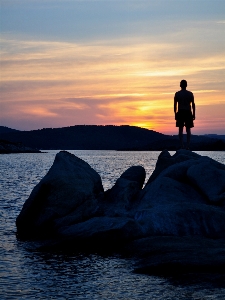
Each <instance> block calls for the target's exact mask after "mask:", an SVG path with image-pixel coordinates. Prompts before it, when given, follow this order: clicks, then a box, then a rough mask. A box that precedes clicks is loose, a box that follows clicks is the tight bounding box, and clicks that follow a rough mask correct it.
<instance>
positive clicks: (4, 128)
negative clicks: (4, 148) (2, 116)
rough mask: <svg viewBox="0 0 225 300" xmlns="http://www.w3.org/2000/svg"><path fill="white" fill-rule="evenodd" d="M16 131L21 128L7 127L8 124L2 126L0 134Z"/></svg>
mask: <svg viewBox="0 0 225 300" xmlns="http://www.w3.org/2000/svg"><path fill="white" fill-rule="evenodd" d="M16 131H19V130H16V129H12V128H9V127H6V126H0V134H4V133H10V132H16Z"/></svg>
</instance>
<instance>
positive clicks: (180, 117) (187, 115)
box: [176, 109, 194, 128]
mask: <svg viewBox="0 0 225 300" xmlns="http://www.w3.org/2000/svg"><path fill="white" fill-rule="evenodd" d="M184 126H185V127H186V128H192V127H194V122H193V116H192V112H191V111H190V110H184V109H183V110H179V111H178V112H177V113H176V127H184Z"/></svg>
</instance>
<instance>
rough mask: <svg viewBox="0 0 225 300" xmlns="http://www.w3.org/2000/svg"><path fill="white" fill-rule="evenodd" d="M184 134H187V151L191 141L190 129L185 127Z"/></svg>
mask: <svg viewBox="0 0 225 300" xmlns="http://www.w3.org/2000/svg"><path fill="white" fill-rule="evenodd" d="M186 132H187V150H189V147H190V140H191V128H188V127H186Z"/></svg>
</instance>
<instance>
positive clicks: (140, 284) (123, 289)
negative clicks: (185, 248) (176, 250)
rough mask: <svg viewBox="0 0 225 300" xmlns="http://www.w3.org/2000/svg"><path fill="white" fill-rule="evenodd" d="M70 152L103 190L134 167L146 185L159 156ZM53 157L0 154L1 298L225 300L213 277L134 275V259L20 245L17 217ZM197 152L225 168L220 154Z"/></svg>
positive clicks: (49, 154) (220, 285) (223, 288)
mask: <svg viewBox="0 0 225 300" xmlns="http://www.w3.org/2000/svg"><path fill="white" fill-rule="evenodd" d="M68 151H69V152H71V153H73V154H74V155H76V156H78V157H79V158H81V159H83V160H84V161H86V162H88V163H89V164H90V166H91V167H92V168H94V169H95V170H96V171H97V172H98V173H99V174H100V175H101V178H102V182H103V186H104V189H105V190H107V189H109V188H111V187H112V186H113V184H114V183H115V181H116V179H117V178H119V177H120V175H121V174H122V173H123V172H124V171H125V170H126V169H127V168H129V167H130V166H133V165H142V166H143V167H144V168H145V170H146V173H147V176H146V180H147V179H148V178H149V176H150V175H151V173H152V172H153V170H154V168H155V164H156V161H157V158H158V156H159V154H160V152H159V151H140V152H137V151H135V152H132V151H129V152H126V151H96V150H95V151H89V150H85V151H84V150H79V151H78V150H76V151H75V150H68ZM57 152H59V151H58V150H57V151H55V150H54V151H53V150H51V151H46V152H45V153H29V154H22V153H21V154H1V155H0V299H10V300H12V299H27V300H30V299H82V300H84V299H86V300H101V299H114V300H116V299H120V300H146V299H152V300H154V299H160V300H164V299H179V300H181V299H196V300H197V299H198V300H200V299H201V300H202V299H225V281H224V282H221V280H219V279H218V280H217V277H216V275H215V274H208V275H207V276H206V277H204V276H203V277H202V276H200V275H195V276H193V274H192V275H191V276H188V274H186V275H187V276H184V275H183V276H181V277H178V278H174V277H158V276H151V275H146V274H136V273H134V272H133V269H134V264H135V261H134V259H132V258H127V257H121V256H120V255H118V254H110V255H103V254H102V255H99V254H96V253H92V254H84V253H70V254H68V253H67V254H66V253H57V252H48V251H39V250H37V249H36V248H35V246H34V244H32V242H24V241H20V240H18V239H17V236H16V225H15V220H16V217H17V216H18V214H19V212H20V211H21V209H22V206H23V204H24V202H25V201H26V199H27V198H28V197H29V195H30V193H31V191H32V189H33V188H34V187H35V185H36V184H37V183H38V182H39V181H40V180H41V179H42V178H43V176H44V175H45V174H46V173H47V171H48V170H49V168H50V167H51V165H52V163H53V161H54V158H55V155H56V153H57ZM173 153H174V152H171V154H173ZM197 153H199V154H201V155H204V156H209V157H211V158H213V159H214V160H216V161H219V162H220V163H222V164H225V152H223V151H221V152H200V151H199V152H197Z"/></svg>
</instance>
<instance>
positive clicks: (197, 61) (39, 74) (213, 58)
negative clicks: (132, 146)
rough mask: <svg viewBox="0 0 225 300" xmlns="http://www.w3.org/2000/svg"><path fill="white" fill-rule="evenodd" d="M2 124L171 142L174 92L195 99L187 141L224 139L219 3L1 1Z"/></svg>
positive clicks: (224, 16) (224, 4) (223, 7)
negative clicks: (109, 129)
mask: <svg viewBox="0 0 225 300" xmlns="http://www.w3.org/2000/svg"><path fill="white" fill-rule="evenodd" d="M0 3H1V6H0V9H1V12H0V18H1V27H0V30H1V71H0V72H1V102H0V125H2V126H8V127H11V128H16V129H20V130H32V129H41V128H45V127H66V126H73V125H77V124H86V125H89V124H91V125H94V124H96V125H107V124H114V125H123V124H128V125H135V126H140V127H145V128H148V129H152V130H155V131H158V132H161V133H165V134H177V128H176V127H175V120H174V113H173V97H174V93H175V92H176V91H177V90H179V83H180V80H181V79H186V80H187V81H188V89H189V90H191V91H192V92H193V93H194V96H195V103H196V121H195V127H194V128H193V130H192V133H193V134H205V133H217V134H225V1H224V0H148V1H142V0H136V1H132V0H131V1H130V0H129V1H128V0H102V1H101V0H90V1H86V0H80V1H78V0H0Z"/></svg>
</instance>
